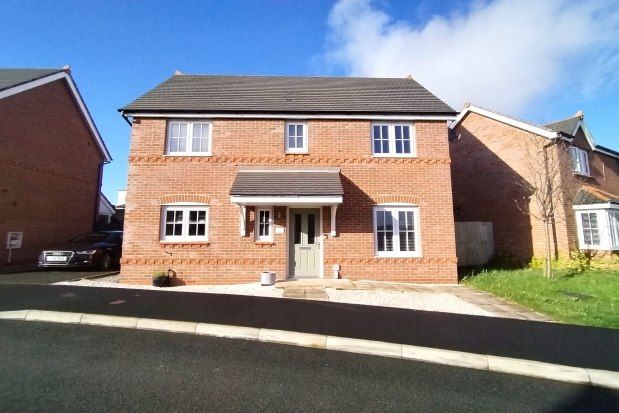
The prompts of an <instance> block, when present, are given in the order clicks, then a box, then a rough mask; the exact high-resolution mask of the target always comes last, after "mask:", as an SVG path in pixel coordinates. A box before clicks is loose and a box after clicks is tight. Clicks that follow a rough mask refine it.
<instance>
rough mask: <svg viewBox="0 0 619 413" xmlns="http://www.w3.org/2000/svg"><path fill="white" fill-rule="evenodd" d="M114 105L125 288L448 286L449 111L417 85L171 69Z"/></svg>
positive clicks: (451, 253)
mask: <svg viewBox="0 0 619 413" xmlns="http://www.w3.org/2000/svg"><path fill="white" fill-rule="evenodd" d="M120 110H121V111H122V114H123V116H124V117H126V118H128V119H130V121H131V123H132V131H131V150H130V156H129V178H128V185H127V196H126V215H125V227H124V229H125V237H124V245H123V258H122V261H121V264H122V270H121V277H122V281H123V282H127V283H150V282H151V277H152V275H153V272H154V271H158V270H164V271H165V270H172V271H173V272H174V273H175V274H176V277H177V282H180V283H234V282H247V281H257V280H258V279H259V274H260V272H261V271H265V270H270V271H275V272H277V276H278V278H280V279H282V278H285V277H297V278H299V277H332V276H333V273H334V271H336V272H339V275H341V276H342V277H349V278H352V279H378V280H399V281H418V282H441V283H455V282H456V280H457V275H456V256H455V244H454V225H453V215H452V196H451V180H450V170H449V164H450V160H449V150H448V142H447V126H448V121H449V120H453V119H454V118H455V114H456V113H455V112H454V111H453V109H451V108H450V107H449V106H447V105H446V104H445V103H443V102H442V101H440V100H439V99H438V98H436V97H435V96H434V95H432V94H431V93H430V92H428V91H427V90H426V89H424V88H423V87H422V86H420V85H419V84H418V83H416V82H415V81H414V80H412V79H410V78H409V79H366V78H319V77H260V76H195V75H181V74H176V75H174V76H172V77H171V78H169V79H168V80H166V81H165V82H163V83H162V84H160V85H159V86H157V87H155V88H154V89H152V90H151V91H149V92H148V93H146V94H145V95H143V96H142V97H140V98H139V99H137V100H136V101H134V102H133V103H131V104H129V105H127V106H126V107H124V108H122V109H120Z"/></svg>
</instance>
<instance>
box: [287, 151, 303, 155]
mask: <svg viewBox="0 0 619 413" xmlns="http://www.w3.org/2000/svg"><path fill="white" fill-rule="evenodd" d="M284 155H309V151H303V152H301V151H299V152H291V151H286V152H284Z"/></svg>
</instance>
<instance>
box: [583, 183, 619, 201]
mask: <svg viewBox="0 0 619 413" xmlns="http://www.w3.org/2000/svg"><path fill="white" fill-rule="evenodd" d="M608 203H610V204H619V196H616V195H613V194H611V193H609V192H606V191H603V190H601V189H599V188H595V187H592V186H589V185H583V186H581V187H580V189H579V190H578V192H577V193H576V196H575V197H574V205H595V204H608Z"/></svg>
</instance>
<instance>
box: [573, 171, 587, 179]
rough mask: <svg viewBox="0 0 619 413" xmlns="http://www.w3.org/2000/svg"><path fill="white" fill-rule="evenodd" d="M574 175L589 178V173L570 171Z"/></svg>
mask: <svg viewBox="0 0 619 413" xmlns="http://www.w3.org/2000/svg"><path fill="white" fill-rule="evenodd" d="M572 173H573V174H574V175H577V176H582V177H583V178H591V174H586V173H584V172H578V171H572Z"/></svg>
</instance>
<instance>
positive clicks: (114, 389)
mask: <svg viewBox="0 0 619 413" xmlns="http://www.w3.org/2000/svg"><path fill="white" fill-rule="evenodd" d="M0 330H1V331H2V334H0V348H2V353H3V354H2V361H1V362H0V410H1V411H20V412H29V411H33V412H40V411H45V412H55V411H58V412H73V411H75V412H77V411H88V412H97V411H297V410H303V411H381V412H382V411H509V412H518V411H523V412H524V411H527V412H531V411H539V412H542V411H543V412H549V411H566V410H570V411H597V412H599V411H613V410H614V411H617V407H619V392H616V391H612V390H607V389H601V388H594V387H589V386H581V385H572V384H566V383H560V382H553V381H545V380H539V379H530V378H524V377H520V376H513V375H505V374H499V373H492V372H488V371H478V370H472V369H461V368H452V367H446V366H440V365H432V364H426V363H417V362H412V361H404V360H396V359H389V358H382V357H373V356H363V355H358V354H349V353H341V352H334V351H325V350H316V349H308V348H300V347H293V346H284V345H277V344H266V343H258V342H252V341H243V340H231V339H218V338H209V337H199V336H192V335H184V334H172V333H162V332H155V331H140V330H124V329H107V328H104V327H87V326H74V325H61V324H45V323H34V322H23V321H0Z"/></svg>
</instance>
